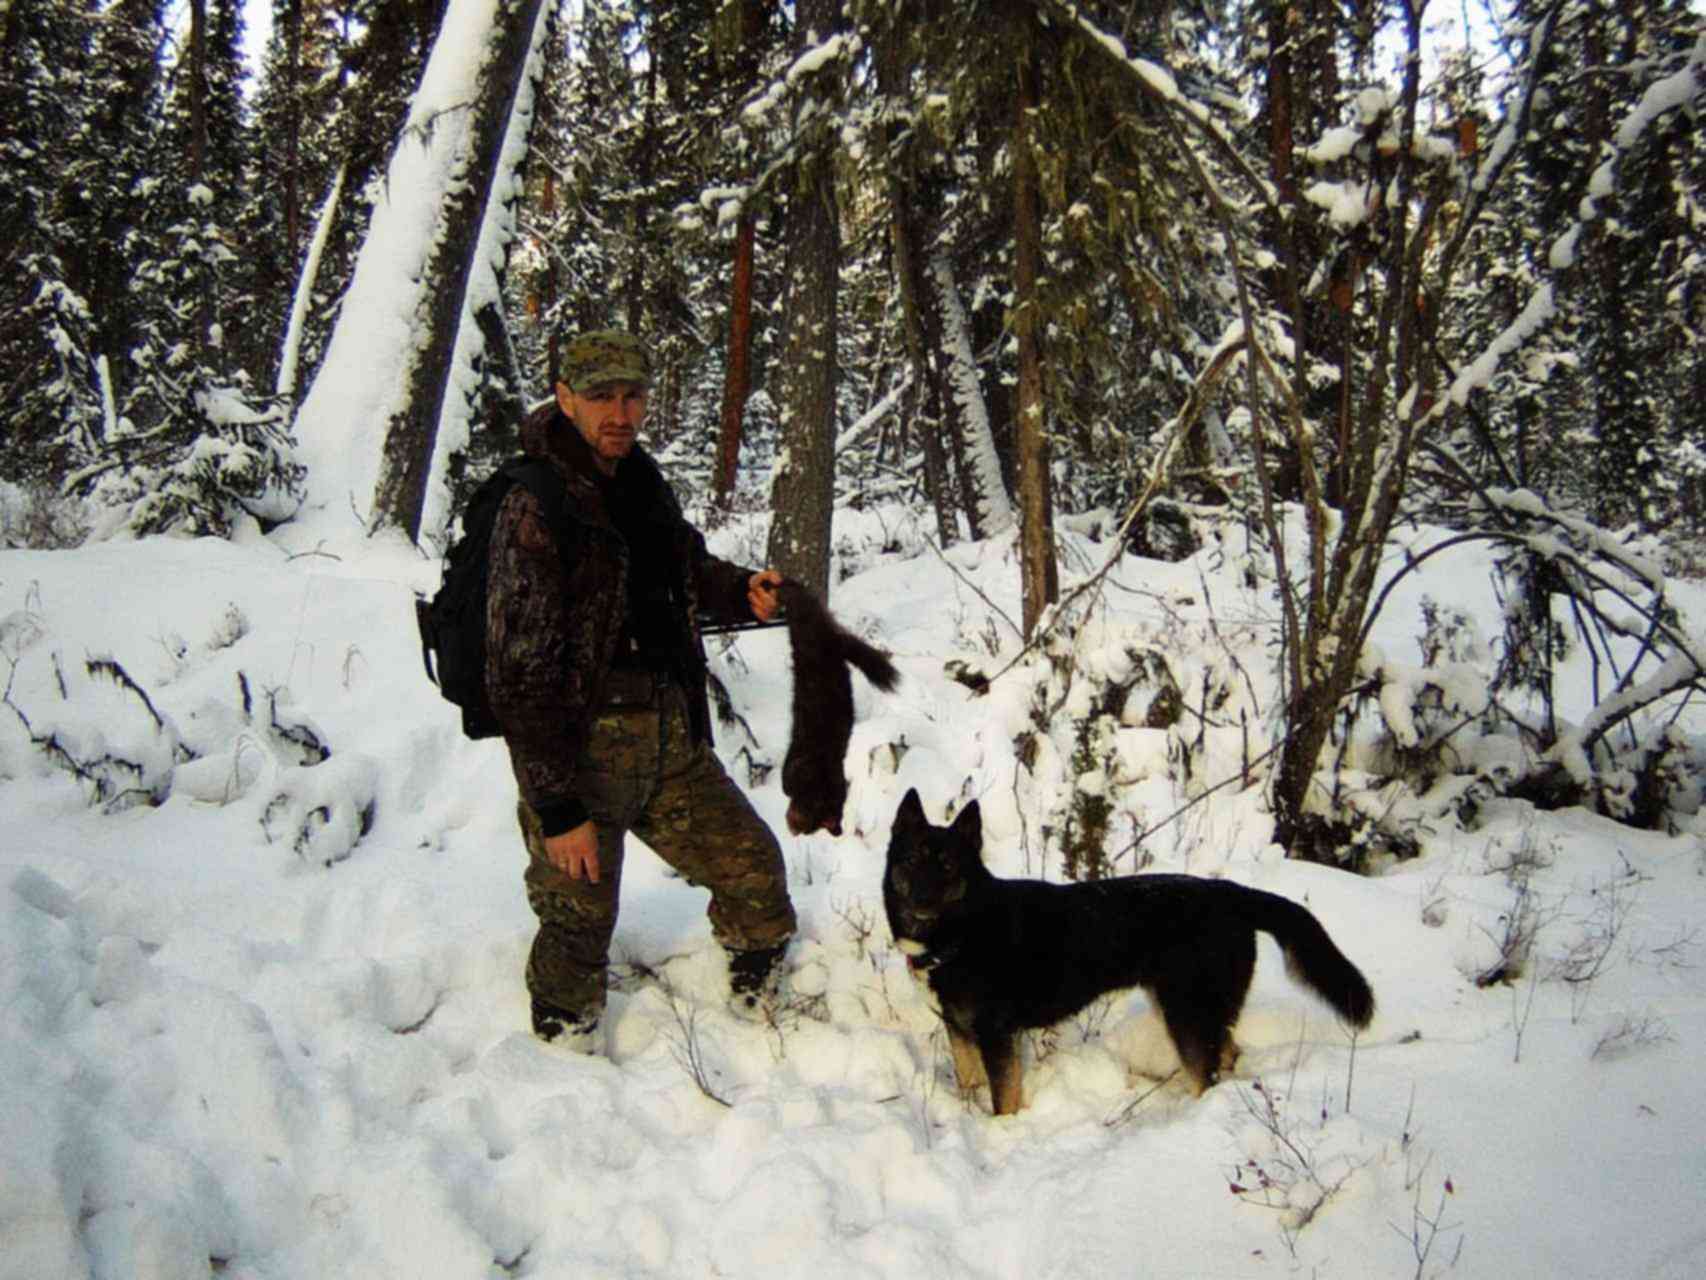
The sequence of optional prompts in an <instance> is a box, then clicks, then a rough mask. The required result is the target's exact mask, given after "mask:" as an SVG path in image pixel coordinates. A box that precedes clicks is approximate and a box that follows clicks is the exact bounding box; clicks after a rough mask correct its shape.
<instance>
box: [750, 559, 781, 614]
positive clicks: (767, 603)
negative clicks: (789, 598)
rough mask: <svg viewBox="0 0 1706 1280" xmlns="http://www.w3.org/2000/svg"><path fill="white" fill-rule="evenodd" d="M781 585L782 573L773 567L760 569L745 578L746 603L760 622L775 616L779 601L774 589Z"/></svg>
mask: <svg viewBox="0 0 1706 1280" xmlns="http://www.w3.org/2000/svg"><path fill="white" fill-rule="evenodd" d="M781 585H782V575H781V574H780V573H778V572H777V571H776V570H774V569H761V570H760V571H759V572H757V573H755V574H753V575H752V577H750V578H748V579H747V580H746V603H747V606H748V607H749V608H750V609H751V610H752V616H753V617H755V618H757V619H758V620H759V621H760V622H769V621H770V619H771V618H773V617H775V616H776V610H777V608H778V606H779V603H780V602H779V601H778V600H777V599H776V589H777V588H778V587H780V586H781Z"/></svg>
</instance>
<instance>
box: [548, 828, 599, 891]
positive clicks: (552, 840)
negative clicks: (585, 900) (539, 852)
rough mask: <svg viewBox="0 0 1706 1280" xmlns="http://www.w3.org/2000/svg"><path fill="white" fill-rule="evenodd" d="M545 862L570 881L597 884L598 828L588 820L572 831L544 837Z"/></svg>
mask: <svg viewBox="0 0 1706 1280" xmlns="http://www.w3.org/2000/svg"><path fill="white" fill-rule="evenodd" d="M545 860H546V861H547V862H549V863H550V864H551V865H552V866H553V867H555V868H557V870H559V871H561V872H563V873H564V874H565V875H567V876H568V877H569V879H571V880H581V879H584V880H586V881H587V883H588V884H597V883H598V828H597V827H596V826H595V825H594V824H593V822H592V820H591V819H590V818H589V819H587V820H586V821H585V822H583V823H581V824H580V826H578V827H576V828H575V829H574V830H572V831H565V832H563V834H562V835H560V836H546V837H545Z"/></svg>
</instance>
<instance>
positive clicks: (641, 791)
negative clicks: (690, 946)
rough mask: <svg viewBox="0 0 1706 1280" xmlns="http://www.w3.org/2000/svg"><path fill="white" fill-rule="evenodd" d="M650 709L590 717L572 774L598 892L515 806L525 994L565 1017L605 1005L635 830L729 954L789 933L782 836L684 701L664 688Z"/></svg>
mask: <svg viewBox="0 0 1706 1280" xmlns="http://www.w3.org/2000/svg"><path fill="white" fill-rule="evenodd" d="M648 700H649V701H651V702H653V703H654V705H652V706H611V707H606V708H605V709H603V710H601V711H599V712H597V713H595V715H594V717H593V723H592V725H591V726H590V727H589V730H588V733H587V742H586V748H585V751H584V753H583V755H582V757H581V759H580V761H579V763H578V765H577V769H576V773H577V777H578V783H579V793H580V798H581V800H582V801H583V802H584V803H585V804H586V806H587V809H588V810H589V811H590V812H591V814H592V818H593V821H594V822H596V823H597V825H598V866H599V879H598V883H597V884H591V883H589V882H588V881H586V880H573V879H570V878H569V877H568V876H567V875H566V874H564V873H563V872H561V871H559V870H558V869H557V868H556V867H554V866H552V865H551V864H550V863H549V862H548V861H547V860H546V858H545V853H544V843H543V840H544V838H543V835H542V833H541V831H540V828H539V816H538V815H537V814H536V813H534V811H533V810H532V809H530V808H529V807H528V806H527V804H526V803H525V802H523V803H522V804H521V805H519V806H518V808H519V818H520V821H521V831H522V836H523V838H524V839H525V841H526V843H527V852H528V866H527V874H526V882H527V901H528V904H529V905H530V906H531V907H532V908H533V912H534V914H535V915H537V916H538V917H539V932H538V934H537V935H536V936H535V937H534V939H533V949H532V951H531V953H530V954H529V955H528V958H527V989H528V991H529V993H530V994H532V995H533V996H535V997H537V998H538V999H540V1000H543V1001H545V1002H546V1003H548V1004H552V1005H555V1006H556V1007H557V1008H559V1009H564V1010H568V1011H570V1012H581V1011H591V1010H596V1009H601V1008H602V1007H603V1005H604V988H605V977H606V970H607V968H608V966H609V957H610V939H611V936H612V935H613V934H614V932H615V930H616V910H617V902H618V897H619V895H620V893H621V887H622V852H623V843H624V836H625V834H626V833H627V832H629V831H632V832H633V833H634V834H635V835H636V836H638V837H639V838H640V839H641V840H643V841H645V843H646V844H647V845H649V846H650V847H651V848H652V849H653V850H654V851H655V852H656V853H657V854H658V856H659V857H661V858H662V859H663V860H664V861H665V862H667V863H668V864H669V865H670V866H672V867H674V868H675V869H676V870H677V871H679V872H680V873H681V874H682V875H683V876H684V877H686V879H687V880H688V882H689V883H691V884H694V885H701V886H703V887H705V888H707V889H709V890H710V891H711V902H710V907H709V910H708V912H707V914H708V915H709V916H710V920H711V933H712V936H713V937H715V938H716V939H717V941H718V942H720V943H722V944H723V946H725V947H727V948H729V949H730V950H732V951H754V950H759V949H762V948H767V947H774V946H779V945H781V944H782V943H784V942H786V941H787V940H788V939H789V938H790V937H791V936H792V935H793V932H794V924H795V920H794V908H793V904H792V903H791V902H789V900H788V883H787V867H786V865H785V864H784V863H783V861H782V849H781V846H780V845H778V844H777V842H776V837H775V836H774V835H773V834H772V833H771V831H770V828H769V827H767V826H766V825H765V824H764V822H763V820H762V819H761V818H759V816H758V814H757V813H755V812H754V811H753V808H752V805H751V803H750V802H749V801H748V800H747V798H746V796H745V795H744V794H743V793H742V792H741V790H740V788H738V787H737V786H735V784H734V782H733V780H732V779H731V778H730V777H729V776H728V774H727V773H726V772H725V771H724V770H723V766H722V763H721V761H719V760H718V759H717V757H716V756H715V755H714V754H713V753H712V751H711V749H710V748H709V746H707V745H706V744H704V743H697V744H695V743H693V742H692V741H691V734H690V733H689V730H688V724H687V703H686V699H685V695H684V694H683V693H682V691H681V690H680V689H679V688H677V687H676V686H674V685H672V684H671V685H665V686H663V688H662V689H661V691H660V692H659V693H658V694H656V695H654V696H653V697H652V698H650V699H648Z"/></svg>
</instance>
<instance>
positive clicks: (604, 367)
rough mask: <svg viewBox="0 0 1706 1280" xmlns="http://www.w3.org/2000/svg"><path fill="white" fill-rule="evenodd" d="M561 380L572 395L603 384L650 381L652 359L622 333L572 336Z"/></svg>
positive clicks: (565, 351)
mask: <svg viewBox="0 0 1706 1280" xmlns="http://www.w3.org/2000/svg"><path fill="white" fill-rule="evenodd" d="M560 364H561V367H562V374H561V377H562V380H563V381H564V382H566V383H568V384H569V389H570V390H571V391H585V390H587V389H588V388H589V387H596V386H598V385H599V384H600V383H603V382H638V383H641V384H642V385H643V384H645V383H648V382H650V381H651V377H652V359H651V355H650V353H648V352H647V351H646V345H645V343H643V342H641V341H640V340H639V339H638V338H636V337H635V336H634V335H633V334H631V333H625V332H623V331H622V330H620V329H597V330H594V331H593V332H591V333H577V334H571V335H570V336H569V338H568V339H567V341H565V342H564V343H563V349H562V352H561V353H560Z"/></svg>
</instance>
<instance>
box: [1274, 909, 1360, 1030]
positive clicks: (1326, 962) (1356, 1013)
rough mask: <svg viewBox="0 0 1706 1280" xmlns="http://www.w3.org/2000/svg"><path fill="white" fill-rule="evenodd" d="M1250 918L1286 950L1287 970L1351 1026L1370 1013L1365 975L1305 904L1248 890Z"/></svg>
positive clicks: (1357, 1025) (1356, 1024)
mask: <svg viewBox="0 0 1706 1280" xmlns="http://www.w3.org/2000/svg"><path fill="white" fill-rule="evenodd" d="M1249 892H1250V893H1251V894H1253V895H1254V897H1253V898H1252V899H1251V900H1250V907H1251V915H1252V917H1253V920H1252V922H1253V923H1254V924H1255V926H1256V928H1258V929H1260V930H1262V931H1263V932H1264V933H1270V934H1272V935H1273V937H1274V940H1275V941H1276V942H1278V943H1279V945H1280V949H1281V950H1283V951H1284V952H1285V967H1286V971H1287V972H1288V973H1290V974H1291V976H1292V977H1294V978H1296V979H1297V980H1298V981H1299V982H1301V983H1302V984H1303V985H1304V986H1306V987H1308V988H1309V989H1310V990H1311V991H1313V992H1315V994H1316V995H1318V996H1320V997H1321V998H1322V999H1323V1000H1325V1001H1326V1002H1327V1003H1328V1004H1330V1005H1332V1006H1333V1008H1334V1010H1335V1011H1336V1012H1337V1013H1338V1015H1339V1016H1340V1017H1341V1018H1343V1019H1344V1020H1345V1021H1346V1022H1348V1023H1350V1024H1351V1025H1352V1026H1353V1027H1358V1028H1361V1027H1366V1026H1367V1025H1368V1024H1369V1022H1370V1021H1372V1020H1373V1018H1374V992H1373V991H1372V990H1371V989H1370V988H1369V985H1368V979H1367V978H1365V977H1363V976H1362V970H1360V969H1358V968H1357V967H1356V966H1355V965H1354V964H1352V963H1351V962H1350V961H1349V960H1348V959H1346V958H1345V953H1344V952H1342V951H1340V950H1339V948H1338V947H1337V946H1336V945H1335V944H1334V942H1333V940H1332V939H1331V938H1329V937H1328V936H1327V931H1326V930H1325V929H1323V928H1322V927H1321V922H1320V921H1319V920H1317V919H1316V918H1315V916H1314V915H1313V914H1312V913H1311V912H1310V911H1309V909H1308V908H1307V907H1304V906H1300V905H1299V904H1298V903H1295V902H1293V901H1292V900H1291V899H1289V898H1282V897H1280V896H1279V895H1278V894H1277V893H1264V892H1262V891H1261V890H1259V889H1251V890H1249Z"/></svg>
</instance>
